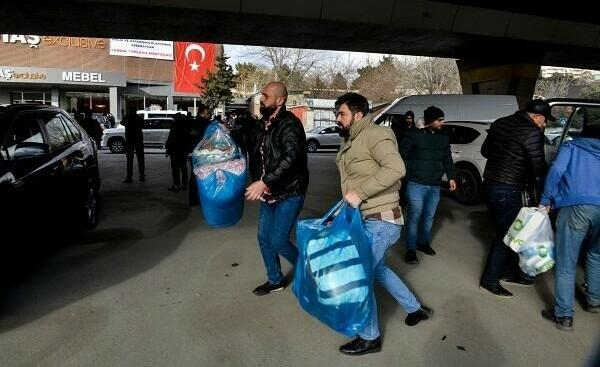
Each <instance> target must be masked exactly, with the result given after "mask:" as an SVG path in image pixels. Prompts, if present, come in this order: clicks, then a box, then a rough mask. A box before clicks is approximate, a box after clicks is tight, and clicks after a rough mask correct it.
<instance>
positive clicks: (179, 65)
mask: <svg viewBox="0 0 600 367" xmlns="http://www.w3.org/2000/svg"><path fill="white" fill-rule="evenodd" d="M215 46H216V45H215V44H212V43H200V42H175V63H174V65H175V91H176V92H185V93H201V92H202V90H201V89H200V88H201V86H202V78H206V76H207V74H208V72H209V71H213V69H214V68H215V58H216V47H215Z"/></svg>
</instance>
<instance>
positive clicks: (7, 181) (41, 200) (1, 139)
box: [0, 104, 100, 236]
mask: <svg viewBox="0 0 600 367" xmlns="http://www.w3.org/2000/svg"><path fill="white" fill-rule="evenodd" d="M99 189H100V175H99V171H98V159H97V152H96V148H95V145H94V143H93V142H92V140H91V139H90V137H89V136H88V135H87V133H86V132H85V130H84V129H83V128H81V127H80V126H79V125H78V124H77V123H76V122H75V121H74V120H73V119H72V118H71V117H70V116H69V115H68V114H67V113H66V112H65V111H63V110H61V109H59V108H57V107H52V106H46V105H27V104H19V105H4V106H0V203H2V206H1V210H0V218H1V222H2V226H3V228H13V227H12V226H15V228H19V227H20V226H22V225H23V224H24V223H26V224H32V226H31V227H28V228H30V229H29V230H36V229H38V228H40V226H39V225H36V224H48V223H53V222H57V221H58V222H59V223H60V225H61V226H64V229H66V230H72V229H73V228H74V227H77V228H92V227H94V226H95V225H96V224H97V223H98V191H99ZM5 226H6V227H5ZM61 229H63V228H61ZM13 233H14V235H16V236H20V234H18V232H17V231H16V229H15V232H13ZM21 234H23V233H21ZM4 235H5V236H6V234H4Z"/></svg>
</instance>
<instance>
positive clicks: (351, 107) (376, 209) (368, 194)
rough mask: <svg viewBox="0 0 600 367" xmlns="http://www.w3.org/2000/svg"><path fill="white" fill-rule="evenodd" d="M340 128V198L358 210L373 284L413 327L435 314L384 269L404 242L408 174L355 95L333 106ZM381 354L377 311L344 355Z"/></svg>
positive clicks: (390, 137) (390, 136)
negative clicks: (403, 194) (389, 254)
mask: <svg viewBox="0 0 600 367" xmlns="http://www.w3.org/2000/svg"><path fill="white" fill-rule="evenodd" d="M335 109H336V116H337V124H338V125H339V126H340V127H341V131H340V135H342V136H343V137H344V141H343V143H342V146H341V147H340V151H339V153H338V154H337V157H336V163H337V166H338V169H339V171H340V178H341V185H342V194H343V196H344V200H346V201H347V202H348V203H349V204H350V205H351V206H353V207H355V208H360V211H361V214H362V216H363V218H364V222H363V223H364V226H365V232H366V235H367V240H368V242H369V246H370V247H371V253H372V255H373V275H374V281H375V282H377V283H379V284H381V285H382V286H383V287H384V288H385V289H386V290H387V291H388V292H389V293H390V295H391V296H392V297H394V299H395V300H396V301H397V302H398V303H399V304H400V306H401V307H402V308H403V309H404V311H406V313H408V316H407V317H406V319H405V323H406V324H407V325H409V326H414V325H416V324H418V323H419V322H420V321H422V320H427V319H428V318H429V317H431V315H432V311H431V310H430V309H429V308H427V307H425V306H423V305H421V303H419V301H417V299H416V298H415V296H414V295H413V294H412V292H411V291H410V290H409V289H408V288H407V287H406V285H405V284H404V283H403V282H402V280H401V279H400V278H399V277H398V276H397V275H396V274H395V273H394V272H393V271H392V270H391V269H390V268H389V267H388V266H387V265H386V264H385V259H384V258H385V253H386V251H387V249H388V248H390V247H391V246H392V245H394V244H395V243H396V242H397V241H398V239H400V233H401V229H402V225H403V224H404V220H403V217H402V210H401V209H400V205H399V196H398V191H399V189H400V179H401V178H402V177H403V176H404V174H405V173H406V170H405V167H404V162H403V161H402V158H401V157H400V154H399V153H398V144H397V142H396V138H395V136H394V133H393V132H392V130H391V129H389V128H385V127H381V126H378V125H375V124H374V123H373V117H372V116H371V115H370V114H369V103H368V102H367V100H366V98H365V97H363V96H361V95H360V94H357V93H347V94H344V95H343V96H341V97H340V98H338V99H337V101H336V103H335ZM380 350H381V336H380V332H379V326H378V321H377V310H375V311H374V312H373V316H372V318H371V320H370V321H369V323H368V326H367V327H366V328H365V330H363V331H362V332H361V333H359V335H357V337H356V339H354V340H353V341H351V342H349V343H348V344H345V345H342V346H341V347H340V351H341V352H342V353H344V354H349V355H361V354H367V353H373V352H378V351H380Z"/></svg>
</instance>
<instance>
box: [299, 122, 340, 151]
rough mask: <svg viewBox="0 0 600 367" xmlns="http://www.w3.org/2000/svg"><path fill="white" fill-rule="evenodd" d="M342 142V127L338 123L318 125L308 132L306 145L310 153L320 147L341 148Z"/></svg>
mask: <svg viewBox="0 0 600 367" xmlns="http://www.w3.org/2000/svg"><path fill="white" fill-rule="evenodd" d="M341 143H342V138H341V137H340V127H339V126H337V125H329V126H317V127H315V128H313V129H312V130H309V131H307V132H306V145H307V147H308V151H309V152H310V153H314V152H316V151H317V150H319V148H336V149H337V148H339V147H340V145H341Z"/></svg>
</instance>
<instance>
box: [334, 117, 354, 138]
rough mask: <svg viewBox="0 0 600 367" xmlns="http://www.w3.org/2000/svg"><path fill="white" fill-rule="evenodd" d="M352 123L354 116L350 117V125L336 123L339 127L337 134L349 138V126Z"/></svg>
mask: <svg viewBox="0 0 600 367" xmlns="http://www.w3.org/2000/svg"><path fill="white" fill-rule="evenodd" d="M353 123H354V117H353V118H352V121H350V125H348V127H345V126H344V125H342V124H338V126H339V127H340V132H339V133H338V134H340V136H341V137H342V138H349V137H350V127H351V126H352V124H353Z"/></svg>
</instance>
